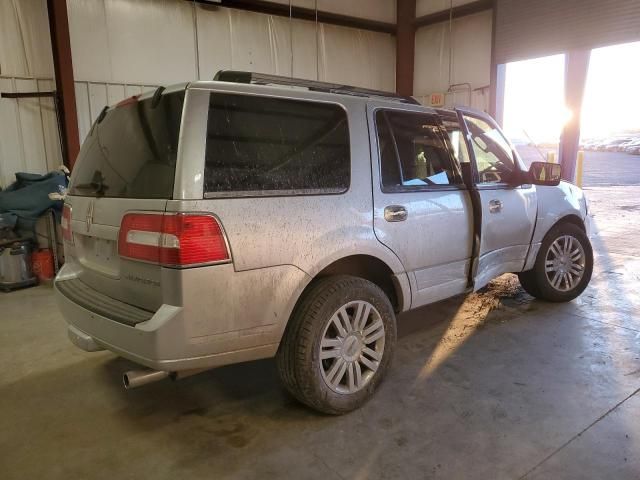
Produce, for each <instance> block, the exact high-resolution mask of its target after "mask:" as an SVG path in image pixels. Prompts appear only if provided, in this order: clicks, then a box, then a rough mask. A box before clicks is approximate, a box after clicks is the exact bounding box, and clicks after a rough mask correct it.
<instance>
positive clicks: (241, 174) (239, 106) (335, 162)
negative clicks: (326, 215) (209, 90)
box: [204, 93, 350, 197]
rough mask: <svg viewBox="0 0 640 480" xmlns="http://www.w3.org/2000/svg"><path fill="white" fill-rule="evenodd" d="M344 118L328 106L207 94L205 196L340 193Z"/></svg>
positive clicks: (344, 175) (346, 164) (345, 163)
mask: <svg viewBox="0 0 640 480" xmlns="http://www.w3.org/2000/svg"><path fill="white" fill-rule="evenodd" d="M349 175H350V152H349V128H348V124H347V115H346V112H345V111H344V109H343V108H341V107H340V106H338V105H334V104H326V103H316V102H308V101H298V100H287V99H280V98H269V97H257V96H253V95H233V94H219V93H213V94H211V99H210V104H209V123H208V128H207V149H206V168H205V185H204V187H205V189H204V191H205V196H208V197H212V196H218V195H225V194H227V195H231V194H234V193H235V194H237V193H247V194H255V195H279V194H284V195H288V194H289V195H290V194H318V193H341V192H344V191H346V190H347V189H348V187H349Z"/></svg>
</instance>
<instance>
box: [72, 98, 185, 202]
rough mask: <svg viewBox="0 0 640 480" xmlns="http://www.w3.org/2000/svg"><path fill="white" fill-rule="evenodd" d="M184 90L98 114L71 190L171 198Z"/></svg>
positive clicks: (81, 152) (77, 166) (74, 175)
mask: <svg viewBox="0 0 640 480" xmlns="http://www.w3.org/2000/svg"><path fill="white" fill-rule="evenodd" d="M183 104H184V90H182V91H179V92H173V93H167V94H164V95H161V96H159V97H157V98H156V100H155V101H154V100H153V98H148V99H145V100H142V101H137V100H135V99H131V100H129V101H128V102H127V103H124V104H121V105H120V106H116V107H115V108H112V109H110V110H108V111H107V113H106V115H101V117H102V118H100V117H99V119H98V121H96V123H95V124H94V125H93V127H92V128H91V131H90V132H89V135H88V136H87V138H86V140H85V141H84V143H83V144H82V149H81V150H80V154H79V155H78V161H77V164H76V167H75V168H74V172H73V177H72V178H73V181H72V182H71V186H70V193H71V194H72V195H82V196H104V197H123V198H171V197H172V196H173V182H174V177H175V171H176V154H177V151H178V138H179V135H180V120H181V117H182V106H183Z"/></svg>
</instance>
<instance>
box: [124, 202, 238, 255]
mask: <svg viewBox="0 0 640 480" xmlns="http://www.w3.org/2000/svg"><path fill="white" fill-rule="evenodd" d="M118 254H119V255H120V256H121V257H125V258H131V259H134V260H143V261H145V262H151V263H157V264H159V265H162V266H166V267H189V266H195V265H207V264H214V263H225V262H229V261H230V260H231V257H230V256H229V250H228V248H227V242H226V239H225V236H224V232H223V231H222V227H221V226H220V223H218V220H217V219H216V218H215V217H213V216H212V215H202V214H186V213H171V214H169V213H166V214H147V213H128V214H126V215H125V216H124V217H123V219H122V223H121V225H120V233H119V235H118Z"/></svg>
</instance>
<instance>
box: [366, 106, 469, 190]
mask: <svg viewBox="0 0 640 480" xmlns="http://www.w3.org/2000/svg"><path fill="white" fill-rule="evenodd" d="M376 126H377V130H378V144H379V148H380V171H381V176H382V187H383V190H384V191H393V190H398V189H400V190H404V189H411V187H425V186H438V185H450V184H456V183H460V182H459V180H458V178H459V177H458V176H457V174H456V170H455V169H454V166H453V162H452V159H451V155H450V153H449V149H448V147H447V145H446V143H445V140H444V137H443V134H442V131H441V128H440V125H439V123H438V120H437V119H436V118H435V117H434V116H432V115H425V114H420V113H409V112H394V111H389V110H380V111H378V112H377V113H376Z"/></svg>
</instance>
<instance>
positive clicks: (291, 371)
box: [276, 275, 396, 415]
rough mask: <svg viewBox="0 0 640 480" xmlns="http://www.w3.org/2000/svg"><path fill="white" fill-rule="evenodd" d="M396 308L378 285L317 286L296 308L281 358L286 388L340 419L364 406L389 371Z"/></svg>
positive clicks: (356, 281) (339, 282) (330, 282)
mask: <svg viewBox="0 0 640 480" xmlns="http://www.w3.org/2000/svg"><path fill="white" fill-rule="evenodd" d="M395 342H396V321H395V314H394V311H393V307H392V306H391V303H390V302H389V299H388V298H387V296H386V295H385V294H384V292H383V291H382V290H381V289H380V288H379V287H378V286H377V285H375V284H374V283H372V282H369V281H368V280H364V279H362V278H357V277H351V276H346V275H341V276H332V277H326V278H321V279H319V280H315V281H314V283H312V285H311V286H310V287H309V288H308V290H307V292H306V293H305V294H304V297H303V298H302V299H301V301H300V302H299V303H298V305H297V306H296V308H295V310H294V312H293V314H292V316H291V319H290V320H289V324H288V325H287V329H286V331H285V333H284V336H283V338H282V342H281V343H280V348H279V349H278V353H277V355H276V362H277V366H278V373H279V375H280V379H281V381H282V383H283V385H284V386H285V388H286V389H287V390H288V391H289V392H290V393H291V394H292V395H293V396H294V397H295V398H296V399H298V400H299V401H300V402H302V403H304V404H305V405H307V406H309V407H311V408H313V409H315V410H318V411H320V412H323V413H328V414H333V415H339V414H343V413H347V412H350V411H352V410H355V409H356V408H359V407H360V406H362V405H363V404H364V403H365V402H366V401H367V400H368V399H369V398H370V397H371V396H372V395H373V393H374V391H375V389H376V387H377V386H378V385H379V384H380V382H381V381H382V378H383V377H384V375H385V373H386V371H387V370H388V369H389V365H390V362H391V359H392V357H393V352H394V348H395Z"/></svg>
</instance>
